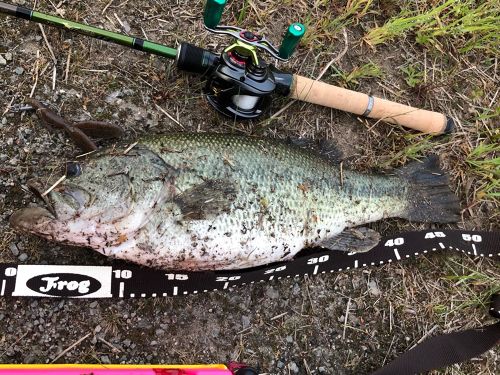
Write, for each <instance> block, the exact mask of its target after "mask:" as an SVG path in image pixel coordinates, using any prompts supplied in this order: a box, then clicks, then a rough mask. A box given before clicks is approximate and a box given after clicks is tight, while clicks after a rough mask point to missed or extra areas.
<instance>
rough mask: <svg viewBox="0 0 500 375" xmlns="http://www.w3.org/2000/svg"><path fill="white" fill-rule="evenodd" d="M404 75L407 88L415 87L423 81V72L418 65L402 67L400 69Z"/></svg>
mask: <svg viewBox="0 0 500 375" xmlns="http://www.w3.org/2000/svg"><path fill="white" fill-rule="evenodd" d="M400 70H401V71H402V72H403V73H404V79H405V82H406V84H407V85H408V86H410V87H412V88H413V87H416V86H418V85H420V84H421V83H422V82H423V80H424V72H423V71H422V70H421V64H420V63H414V64H408V65H404V66H402V67H401V68H400Z"/></svg>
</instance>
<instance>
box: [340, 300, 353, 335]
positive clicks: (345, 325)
mask: <svg viewBox="0 0 500 375" xmlns="http://www.w3.org/2000/svg"><path fill="white" fill-rule="evenodd" d="M350 308H351V297H349V300H348V301H347V307H346V309H345V318H344V331H343V332H342V340H343V339H345V332H346V330H347V317H348V316H349V309H350Z"/></svg>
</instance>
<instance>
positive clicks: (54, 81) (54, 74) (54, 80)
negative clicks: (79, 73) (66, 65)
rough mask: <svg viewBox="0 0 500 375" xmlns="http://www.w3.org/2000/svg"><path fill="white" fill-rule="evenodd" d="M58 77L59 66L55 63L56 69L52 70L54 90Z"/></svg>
mask: <svg viewBox="0 0 500 375" xmlns="http://www.w3.org/2000/svg"><path fill="white" fill-rule="evenodd" d="M56 78H57V67H56V64H54V70H52V91H54V90H55V89H56Z"/></svg>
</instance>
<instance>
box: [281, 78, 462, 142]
mask: <svg viewBox="0 0 500 375" xmlns="http://www.w3.org/2000/svg"><path fill="white" fill-rule="evenodd" d="M289 96H290V97H291V98H293V99H298V100H302V101H304V102H308V103H313V104H318V105H322V106H325V107H330V108H335V109H340V110H342V111H347V112H351V113H354V114H356V115H361V116H366V117H370V118H374V119H381V120H384V121H385V122H389V123H392V124H397V125H402V126H405V127H407V128H411V129H415V130H418V131H421V132H423V133H429V134H449V133H451V132H452V131H453V128H454V120H453V119H452V118H450V117H447V116H445V115H443V114H442V113H438V112H432V111H428V110H425V109H419V108H414V107H410V106H407V105H404V104H399V103H395V102H391V101H389V100H385V99H381V98H377V97H373V96H369V95H367V94H363V93H360V92H356V91H352V90H348V89H344V88H342V87H338V86H333V85H329V84H327V83H324V82H320V81H315V80H312V79H310V78H306V77H302V76H299V75H295V74H294V76H293V84H292V89H291V93H290V95H289Z"/></svg>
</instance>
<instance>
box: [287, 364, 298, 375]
mask: <svg viewBox="0 0 500 375" xmlns="http://www.w3.org/2000/svg"><path fill="white" fill-rule="evenodd" d="M288 369H289V370H290V371H291V372H293V373H295V374H298V373H299V366H297V364H296V363H295V362H290V363H289V364H288Z"/></svg>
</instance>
